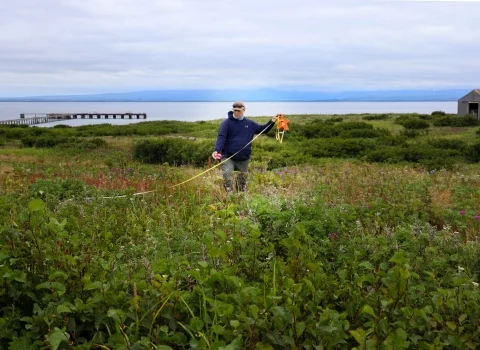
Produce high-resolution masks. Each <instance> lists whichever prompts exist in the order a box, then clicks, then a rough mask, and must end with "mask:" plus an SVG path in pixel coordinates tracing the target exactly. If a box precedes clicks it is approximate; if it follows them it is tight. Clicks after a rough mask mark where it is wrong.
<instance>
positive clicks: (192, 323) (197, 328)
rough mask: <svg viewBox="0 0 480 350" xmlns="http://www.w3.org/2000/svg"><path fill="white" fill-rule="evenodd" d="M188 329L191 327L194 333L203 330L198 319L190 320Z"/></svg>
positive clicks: (201, 323) (201, 322)
mask: <svg viewBox="0 0 480 350" xmlns="http://www.w3.org/2000/svg"><path fill="white" fill-rule="evenodd" d="M190 327H192V329H193V330H194V331H195V332H199V331H201V330H202V328H203V321H202V320H201V319H199V318H198V317H194V318H191V319H190Z"/></svg>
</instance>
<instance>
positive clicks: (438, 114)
mask: <svg viewBox="0 0 480 350" xmlns="http://www.w3.org/2000/svg"><path fill="white" fill-rule="evenodd" d="M445 114H446V113H445V112H444V111H433V112H432V116H435V117H437V116H443V115H445Z"/></svg>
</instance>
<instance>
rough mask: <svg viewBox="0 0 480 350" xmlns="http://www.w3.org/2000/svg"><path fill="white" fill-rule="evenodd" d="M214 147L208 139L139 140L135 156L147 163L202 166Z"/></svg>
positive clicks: (134, 152) (135, 147)
mask: <svg viewBox="0 0 480 350" xmlns="http://www.w3.org/2000/svg"><path fill="white" fill-rule="evenodd" d="M212 147H213V145H212V143H211V142H207V141H204V142H200V141H191V140H186V139H177V138H165V139H161V140H156V141H153V140H147V141H142V142H139V143H138V144H136V145H135V146H134V150H133V154H134V158H136V159H138V160H140V161H143V162H146V163H153V164H155V163H168V164H170V165H175V166H178V165H185V164H190V165H196V166H202V165H204V164H205V162H206V161H207V160H208V157H209V155H210V154H211V150H212Z"/></svg>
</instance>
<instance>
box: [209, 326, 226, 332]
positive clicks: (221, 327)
mask: <svg viewBox="0 0 480 350" xmlns="http://www.w3.org/2000/svg"><path fill="white" fill-rule="evenodd" d="M212 331H213V332H214V333H217V334H223V333H225V328H223V326H220V325H219V324H216V325H214V326H212Z"/></svg>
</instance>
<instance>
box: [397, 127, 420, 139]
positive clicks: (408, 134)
mask: <svg viewBox="0 0 480 350" xmlns="http://www.w3.org/2000/svg"><path fill="white" fill-rule="evenodd" d="M400 135H401V136H404V137H406V138H409V139H414V138H415V137H418V136H420V131H418V130H414V129H413V130H412V129H405V130H401V131H400Z"/></svg>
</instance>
